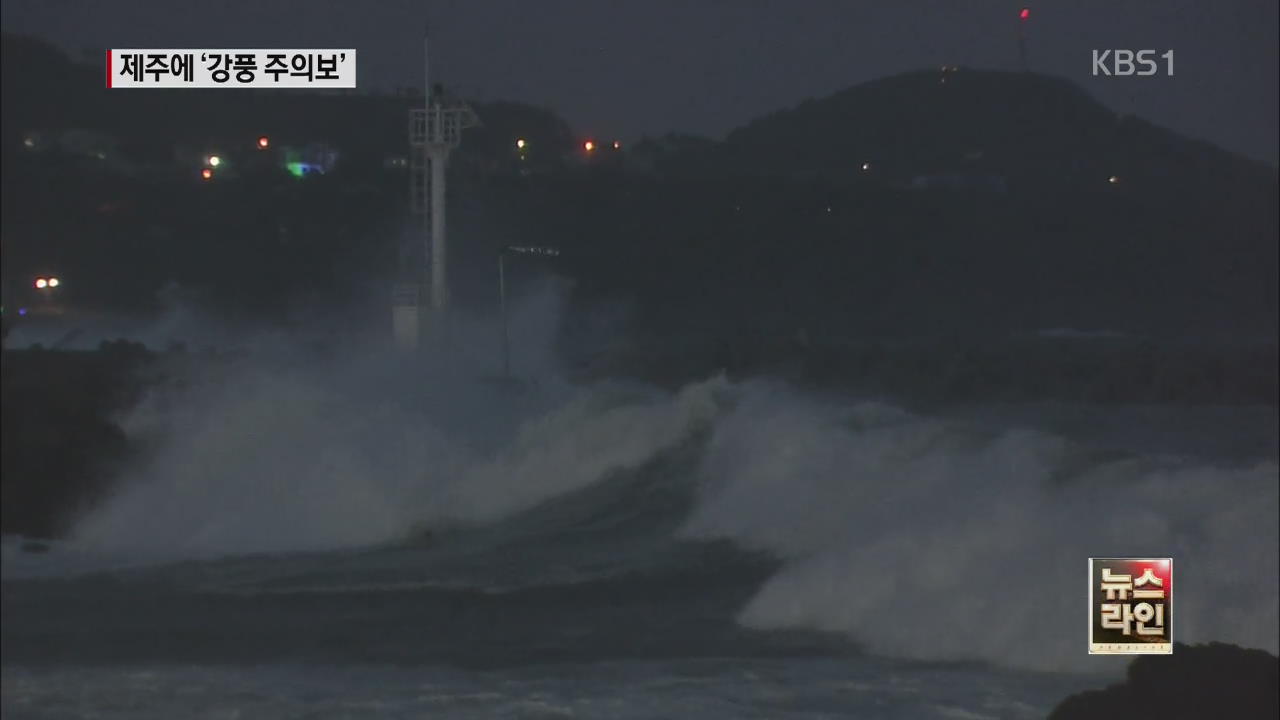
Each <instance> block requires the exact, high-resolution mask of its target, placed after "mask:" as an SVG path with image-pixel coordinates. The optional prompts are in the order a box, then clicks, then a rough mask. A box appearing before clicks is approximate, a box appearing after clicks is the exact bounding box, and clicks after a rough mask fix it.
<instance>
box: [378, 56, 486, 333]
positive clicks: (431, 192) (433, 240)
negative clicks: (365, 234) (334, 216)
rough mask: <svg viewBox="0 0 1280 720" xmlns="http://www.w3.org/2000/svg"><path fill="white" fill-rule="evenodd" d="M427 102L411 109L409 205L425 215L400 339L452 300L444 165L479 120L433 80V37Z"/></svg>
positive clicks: (401, 289) (407, 277) (425, 67)
mask: <svg viewBox="0 0 1280 720" xmlns="http://www.w3.org/2000/svg"><path fill="white" fill-rule="evenodd" d="M422 75H423V78H422V79H423V97H424V102H423V107H422V109H420V110H419V109H414V110H410V111H409V207H410V210H411V211H412V212H413V213H414V214H415V215H421V216H422V245H421V248H420V249H419V250H418V251H416V252H414V251H410V252H407V253H405V255H404V260H403V262H402V267H401V272H400V278H399V280H400V281H399V282H398V283H397V284H396V289H395V292H394V297H393V299H392V308H391V322H392V330H393V332H394V334H395V339H396V343H397V344H398V345H400V346H401V347H403V348H406V349H414V348H417V347H418V345H419V338H420V337H421V336H422V335H423V334H424V332H423V331H424V328H425V325H426V323H427V319H428V317H429V316H431V315H434V316H435V317H436V318H441V317H443V315H444V313H445V311H446V310H447V309H448V306H449V275H448V260H449V258H448V244H447V242H446V236H445V169H446V167H447V165H448V160H449V152H450V151H451V150H453V149H454V148H455V147H457V146H458V145H459V144H460V143H461V142H462V130H463V129H465V128H469V127H474V126H475V125H477V124H479V120H478V118H476V115H475V113H474V112H473V111H472V110H471V108H470V107H469V106H468V105H467V104H466V103H464V102H461V101H450V100H448V99H446V98H445V97H444V95H443V93H442V92H440V91H433V88H432V86H431V53H430V38H429V37H427V36H424V37H423V39H422Z"/></svg>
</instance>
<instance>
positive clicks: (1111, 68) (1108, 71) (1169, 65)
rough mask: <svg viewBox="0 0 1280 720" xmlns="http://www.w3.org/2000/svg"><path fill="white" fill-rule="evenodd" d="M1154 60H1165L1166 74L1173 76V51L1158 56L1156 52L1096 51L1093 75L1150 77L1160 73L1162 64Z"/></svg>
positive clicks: (1094, 53) (1094, 52)
mask: <svg viewBox="0 0 1280 720" xmlns="http://www.w3.org/2000/svg"><path fill="white" fill-rule="evenodd" d="M1152 58H1159V59H1162V60H1164V64H1165V74H1166V75H1169V76H1170V77H1172V76H1173V51H1172V50H1166V51H1164V52H1163V53H1161V54H1160V55H1156V51H1155V50H1094V51H1093V75H1094V77H1097V76H1099V75H1105V76H1107V77H1111V76H1113V75H1114V76H1117V77H1127V76H1130V75H1139V76H1143V77H1148V76H1151V75H1155V74H1156V73H1158V72H1160V63H1158V62H1156V60H1153V59H1152Z"/></svg>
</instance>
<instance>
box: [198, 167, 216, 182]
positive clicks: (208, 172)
mask: <svg viewBox="0 0 1280 720" xmlns="http://www.w3.org/2000/svg"><path fill="white" fill-rule="evenodd" d="M200 177H201V178H203V179H205V180H212V179H213V170H212V169H210V168H204V169H203V170H201V171H200Z"/></svg>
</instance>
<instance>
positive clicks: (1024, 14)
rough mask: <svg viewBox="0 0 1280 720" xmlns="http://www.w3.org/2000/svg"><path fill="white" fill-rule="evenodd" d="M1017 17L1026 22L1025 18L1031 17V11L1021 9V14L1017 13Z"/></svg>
mask: <svg viewBox="0 0 1280 720" xmlns="http://www.w3.org/2000/svg"><path fill="white" fill-rule="evenodd" d="M1018 17H1020V18H1022V19H1023V20H1026V19H1027V18H1029V17H1031V9H1030V8H1022V12H1020V13H1018Z"/></svg>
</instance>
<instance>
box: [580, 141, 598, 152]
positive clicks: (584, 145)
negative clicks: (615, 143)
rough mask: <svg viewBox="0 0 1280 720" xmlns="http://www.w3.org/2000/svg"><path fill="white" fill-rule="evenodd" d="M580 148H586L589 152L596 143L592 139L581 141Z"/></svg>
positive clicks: (594, 147)
mask: <svg viewBox="0 0 1280 720" xmlns="http://www.w3.org/2000/svg"><path fill="white" fill-rule="evenodd" d="M582 149H583V150H586V151H587V152H591V151H592V150H595V149H596V144H595V142H594V141H591V140H588V141H586V142H584V143H582Z"/></svg>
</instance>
